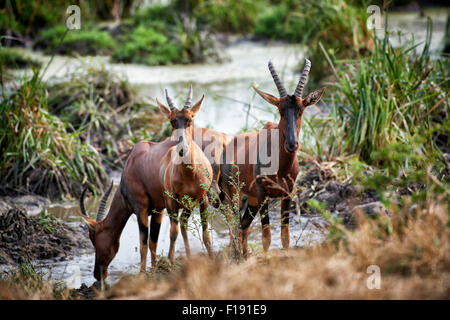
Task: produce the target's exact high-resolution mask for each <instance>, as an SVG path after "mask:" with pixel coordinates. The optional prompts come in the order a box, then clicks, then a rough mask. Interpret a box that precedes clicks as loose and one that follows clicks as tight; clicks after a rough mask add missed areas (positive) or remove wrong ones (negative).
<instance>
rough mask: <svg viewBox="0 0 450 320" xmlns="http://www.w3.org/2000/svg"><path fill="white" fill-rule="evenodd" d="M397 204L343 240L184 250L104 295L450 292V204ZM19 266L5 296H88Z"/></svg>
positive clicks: (409, 295) (5, 281)
mask: <svg viewBox="0 0 450 320" xmlns="http://www.w3.org/2000/svg"><path fill="white" fill-rule="evenodd" d="M406 207H408V206H406ZM389 209H390V210H391V212H392V215H391V217H390V218H380V219H369V218H365V217H362V216H358V222H359V228H357V229H356V230H355V231H349V230H344V229H343V235H344V236H343V237H342V238H341V241H339V242H331V241H330V242H326V243H322V244H319V245H316V246H313V247H307V248H303V249H291V250H289V251H284V250H273V249H272V250H270V251H269V253H268V254H267V255H264V254H263V253H261V252H259V253H256V254H254V255H253V256H251V257H250V258H249V259H248V260H247V261H245V262H243V263H240V264H234V263H230V262H228V260H227V259H226V258H225V257H224V255H223V254H222V253H221V254H219V255H218V256H217V258H216V261H214V262H212V261H210V260H209V259H207V258H206V257H205V256H201V255H197V256H194V257H193V258H191V259H190V260H186V259H183V258H182V259H181V263H180V264H179V265H177V267H176V268H174V269H173V271H170V268H167V266H165V264H164V265H161V266H159V267H158V268H157V270H153V272H151V273H150V274H147V275H142V274H140V275H130V276H125V277H123V278H122V279H121V280H120V281H119V282H118V283H117V284H115V285H113V286H112V287H111V288H110V289H108V290H107V291H105V292H103V293H100V295H99V297H98V298H100V299H205V300H210V299H238V300H245V299H262V300H263V299H450V227H449V213H448V206H447V205H446V204H445V202H444V201H443V199H441V201H439V202H438V201H431V200H430V201H429V202H428V203H427V205H426V206H425V208H423V209H415V210H411V209H409V210H408V209H402V210H399V209H396V208H392V207H391V208H389ZM370 265H377V266H379V267H380V270H381V288H380V289H379V290H377V289H372V290H370V289H368V288H367V280H368V278H369V277H370V276H371V274H369V273H367V267H368V266H370ZM160 269H161V270H162V271H164V272H160V271H161V270H160ZM19 271H20V272H19ZM19 271H18V272H16V273H15V274H13V275H12V276H9V277H2V279H0V300H1V299H55V298H57V299H74V298H75V299H77V298H82V297H76V296H74V295H72V294H71V292H70V291H69V290H67V289H64V288H62V287H58V286H55V284H52V283H50V282H48V281H44V280H42V277H40V276H39V275H36V274H35V273H34V272H32V270H31V272H30V270H29V269H22V270H19Z"/></svg>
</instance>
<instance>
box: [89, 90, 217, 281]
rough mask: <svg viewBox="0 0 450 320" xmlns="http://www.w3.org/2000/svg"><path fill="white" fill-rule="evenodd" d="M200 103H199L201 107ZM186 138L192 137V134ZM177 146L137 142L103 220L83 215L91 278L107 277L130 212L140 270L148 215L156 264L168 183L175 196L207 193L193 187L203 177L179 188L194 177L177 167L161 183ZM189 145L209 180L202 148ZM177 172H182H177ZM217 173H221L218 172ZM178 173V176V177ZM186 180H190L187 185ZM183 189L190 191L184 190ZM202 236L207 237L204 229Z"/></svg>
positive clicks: (188, 114) (170, 141) (143, 262)
mask: <svg viewBox="0 0 450 320" xmlns="http://www.w3.org/2000/svg"><path fill="white" fill-rule="evenodd" d="M202 100H203V98H202ZM202 100H201V101H200V104H201V102H202ZM194 108H195V106H194ZM174 111H175V110H174ZM197 111H198V110H197ZM180 112H183V115H184V116H186V117H189V118H190V119H191V120H192V118H193V116H194V113H193V112H192V111H190V110H183V111H180ZM172 113H173V112H171V117H169V119H171V118H173V116H174V115H175V114H174V113H173V114H172ZM191 129H192V128H191V126H189V131H190V130H191ZM195 130H197V129H195ZM199 130H201V132H202V133H203V134H205V135H209V136H215V137H223V134H222V133H219V132H216V131H214V130H210V129H201V128H199ZM187 136H188V137H191V134H189V135H187ZM199 143H200V142H199ZM209 143H211V141H210V140H208V139H205V140H203V144H202V145H201V148H202V149H204V148H206V147H207V146H208V144H209ZM176 144H177V141H176V140H175V139H171V138H168V139H166V140H164V141H162V142H159V143H155V142H151V141H142V142H139V143H137V144H136V145H135V146H134V148H133V149H132V151H131V153H130V155H129V156H128V159H127V161H126V163H125V166H124V170H123V172H122V179H121V182H120V185H119V188H118V189H117V190H116V192H115V195H114V198H113V201H112V204H111V207H110V209H109V211H108V214H107V216H106V217H105V219H104V220H103V221H100V222H97V221H95V220H92V219H90V218H89V217H87V216H84V215H82V218H83V219H84V220H85V221H86V223H87V224H88V225H89V227H90V228H89V236H90V238H91V241H92V244H93V245H94V247H95V252H96V257H95V268H94V276H95V278H96V279H97V280H101V279H105V278H106V277H107V275H108V272H107V268H108V266H109V264H110V263H111V261H112V260H113V258H114V257H115V255H116V253H117V251H118V249H119V240H120V235H121V233H122V230H123V228H124V227H125V224H126V222H127V221H128V219H129V217H130V215H131V214H132V213H135V214H136V216H137V218H138V224H139V230H140V238H141V241H140V253H141V271H144V270H145V268H146V259H147V243H146V241H147V239H148V228H149V223H148V216H149V215H151V216H152V217H151V228H150V241H149V244H148V246H149V248H150V253H151V258H152V265H154V264H155V262H156V249H157V235H158V233H159V226H160V225H161V221H162V214H163V210H164V209H165V208H166V202H165V196H164V190H169V189H170V186H169V181H173V182H174V185H175V189H172V191H175V192H176V193H178V194H179V193H180V192H181V193H182V194H189V195H191V196H193V197H194V198H196V199H197V200H198V199H199V198H205V193H206V191H205V190H203V189H202V190H201V191H200V190H198V188H196V187H195V185H196V184H198V183H199V181H202V182H206V183H208V182H209V183H211V182H210V181H208V180H207V181H204V178H203V177H202V176H200V175H196V178H195V179H194V180H185V181H184V183H183V184H182V185H181V186H180V183H179V182H181V181H183V179H191V178H192V177H193V174H192V172H191V173H189V172H187V171H184V170H182V169H183V168H180V167H179V166H178V168H175V171H174V174H172V173H171V172H170V171H168V170H167V177H168V178H167V179H166V180H163V181H161V179H160V170H161V165H160V164H161V163H164V167H165V168H168V167H171V168H174V166H171V165H170V161H169V160H170V154H172V151H171V150H174V146H175V145H176ZM190 146H191V148H192V149H194V150H195V151H194V152H193V154H195V155H198V154H200V158H201V159H202V160H201V164H202V166H204V167H206V168H207V171H208V172H209V176H210V177H212V176H213V175H212V169H211V165H210V164H209V162H208V161H207V159H206V158H205V156H204V155H203V153H202V149H201V148H199V147H198V146H197V145H196V144H195V143H191V144H190ZM166 154H167V155H168V156H167V157H165V156H166ZM202 155H203V157H202ZM194 159H195V157H194ZM205 159H206V162H205ZM177 170H178V171H177ZM180 171H181V173H179V172H180ZM218 172H219V174H220V171H218ZM179 174H181V176H180V175H179ZM188 181H190V183H189V182H188ZM164 183H167V184H166V188H165V187H164ZM185 187H189V188H188V189H185ZM197 187H198V186H197ZM207 205H208V202H207V200H206V201H205V202H204V204H203V205H202V208H201V210H202V211H205V210H206V208H207ZM206 225H207V221H206ZM182 232H183V227H182ZM152 234H154V235H155V237H154V238H155V239H153V238H152ZM204 234H205V235H207V234H208V232H207V229H206V231H205V233H204ZM183 236H184V235H183ZM185 243H187V242H185ZM188 246H189V244H188V243H187V247H186V251H187V252H188V251H189V248H188ZM210 253H212V251H210Z"/></svg>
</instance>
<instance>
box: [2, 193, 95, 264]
mask: <svg viewBox="0 0 450 320" xmlns="http://www.w3.org/2000/svg"><path fill="white" fill-rule="evenodd" d="M27 198H28V201H29V202H30V203H31V202H32V199H33V197H31V196H27ZM40 198H42V197H39V198H36V199H38V200H36V202H39V200H40V201H43V200H42V199H40ZM20 199H22V200H23V198H22V197H21V198H20ZM43 199H45V198H43ZM45 200H47V199H45ZM47 201H48V200H47ZM43 202H46V201H43ZM84 234H85V232H82V230H81V227H80V226H71V225H69V224H67V223H64V222H62V221H60V220H59V219H56V218H53V217H52V216H48V215H43V214H41V215H35V216H29V215H28V214H27V211H26V207H25V206H24V204H23V202H22V203H21V202H17V203H15V204H13V203H11V200H9V201H5V200H4V199H0V265H2V264H3V265H5V264H6V265H16V264H20V263H35V262H37V261H39V260H48V259H51V260H52V261H65V260H68V259H70V258H71V257H73V256H74V255H75V254H77V252H79V251H80V250H81V249H86V248H87V247H88V245H90V242H89V239H88V238H87V237H86V236H85V235H84Z"/></svg>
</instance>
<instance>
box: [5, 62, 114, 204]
mask: <svg viewBox="0 0 450 320" xmlns="http://www.w3.org/2000/svg"><path fill="white" fill-rule="evenodd" d="M0 121H1V129H0V150H1V153H2V155H3V156H2V159H1V165H0V167H1V176H2V186H3V188H14V189H21V190H23V191H25V192H31V193H36V194H42V195H46V196H49V197H52V198H56V197H60V196H61V195H66V194H73V195H79V194H80V193H81V185H82V184H84V183H86V182H90V183H92V184H93V186H95V187H96V188H95V189H97V188H100V189H102V188H103V185H104V181H105V180H106V174H105V172H104V170H103V167H102V166H101V165H100V157H99V155H98V152H97V151H96V150H95V149H94V148H93V147H92V146H91V145H87V144H83V143H81V141H80V140H79V139H78V138H77V136H78V135H79V134H81V132H80V131H75V132H73V133H71V134H68V132H67V130H66V129H67V126H66V124H65V123H63V122H62V121H61V120H60V119H59V118H58V117H55V116H52V115H51V114H50V113H49V112H48V108H47V98H46V96H45V91H44V87H43V85H42V83H41V82H40V78H39V75H38V71H37V70H35V72H34V75H33V77H32V78H31V79H26V78H25V79H24V80H23V84H22V85H21V86H20V87H19V88H18V90H17V91H14V92H12V93H7V92H3V96H2V100H1V102H0Z"/></svg>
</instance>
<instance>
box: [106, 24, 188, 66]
mask: <svg viewBox="0 0 450 320" xmlns="http://www.w3.org/2000/svg"><path fill="white" fill-rule="evenodd" d="M122 41H123V45H120V46H118V50H116V51H115V52H114V54H113V56H112V59H113V60H114V61H118V62H128V63H129V62H132V63H143V64H148V65H159V64H171V63H176V62H179V61H180V60H181V48H180V46H179V44H178V43H176V42H175V41H173V40H171V39H169V38H168V37H167V36H165V35H164V34H163V33H161V32H158V31H157V30H155V29H154V28H146V27H144V26H143V25H139V26H138V27H137V28H136V29H134V30H133V31H132V33H131V34H130V35H127V36H126V38H125V37H124V38H123V39H122Z"/></svg>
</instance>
